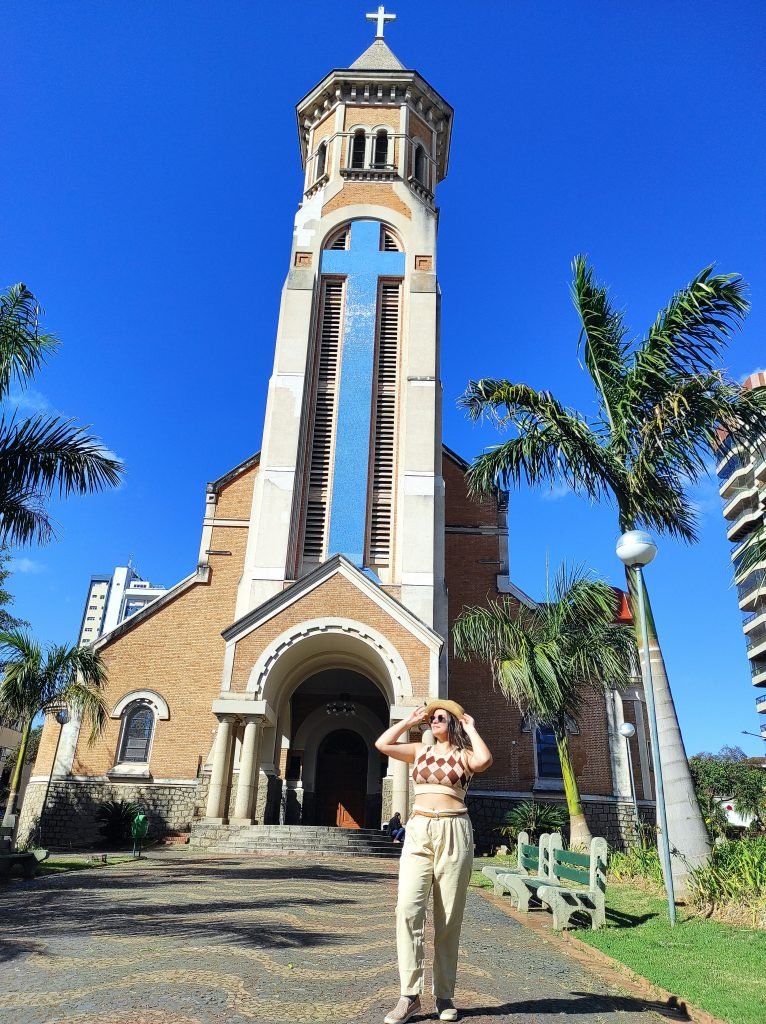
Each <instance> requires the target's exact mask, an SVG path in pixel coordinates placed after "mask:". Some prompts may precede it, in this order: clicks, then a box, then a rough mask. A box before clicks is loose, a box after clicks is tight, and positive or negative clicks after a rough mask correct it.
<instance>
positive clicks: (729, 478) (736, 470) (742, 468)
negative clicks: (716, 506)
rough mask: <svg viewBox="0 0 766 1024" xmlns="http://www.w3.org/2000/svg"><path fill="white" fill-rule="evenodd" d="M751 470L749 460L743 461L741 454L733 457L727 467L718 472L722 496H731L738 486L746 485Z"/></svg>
mask: <svg viewBox="0 0 766 1024" xmlns="http://www.w3.org/2000/svg"><path fill="white" fill-rule="evenodd" d="M751 471H752V470H751V466H750V463H749V462H742V460H741V459H740V458H739V456H736V457H735V458H734V459H732V460H731V462H730V463H729V464H728V465H727V466H726V468H725V469H724V470H723V471H722V472H721V473H719V474H718V481H719V487H718V493H719V494H720V495H721V497H722V498H729V497H731V495H732V494H733V493H734V491H735V489H736V488H737V487H743V486H745V484H746V483H747V481H748V478H749V477H750V475H751Z"/></svg>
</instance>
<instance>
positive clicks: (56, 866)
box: [37, 854, 134, 878]
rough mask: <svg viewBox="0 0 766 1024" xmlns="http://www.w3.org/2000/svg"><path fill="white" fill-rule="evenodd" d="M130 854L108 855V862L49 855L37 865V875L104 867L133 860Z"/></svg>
mask: <svg viewBox="0 0 766 1024" xmlns="http://www.w3.org/2000/svg"><path fill="white" fill-rule="evenodd" d="M133 859H134V858H133V857H132V856H131V855H130V854H117V855H112V854H110V855H109V858H108V862H107V863H106V864H102V863H101V861H90V860H88V859H87V858H86V857H49V858H48V860H44V861H41V863H40V864H38V865H37V876H38V878H40V877H41V876H43V875H58V874H61V872H62V871H88V870H89V869H90V868H105V867H109V865H110V864H123V863H125V862H126V861H130V860H133Z"/></svg>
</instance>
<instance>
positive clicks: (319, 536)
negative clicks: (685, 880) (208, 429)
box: [303, 245, 343, 562]
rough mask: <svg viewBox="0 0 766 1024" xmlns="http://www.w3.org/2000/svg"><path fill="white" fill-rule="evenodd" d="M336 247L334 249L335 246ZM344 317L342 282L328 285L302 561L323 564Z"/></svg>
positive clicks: (323, 300)
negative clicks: (341, 332)
mask: <svg viewBox="0 0 766 1024" xmlns="http://www.w3.org/2000/svg"><path fill="white" fill-rule="evenodd" d="M333 247H335V246H334V245H333ZM341 248H342V246H341ZM342 314H343V282H342V281H331V280H328V281H325V282H324V284H323V289H322V314H321V320H320V334H319V365H318V367H317V376H316V381H317V384H316V401H315V405H314V428H313V432H312V438H311V459H310V461H309V494H308V501H307V503H306V529H305V535H304V540H303V557H304V559H305V560H307V561H312V562H321V560H322V558H323V557H324V549H325V532H326V529H327V505H328V501H329V490H330V462H331V457H332V439H333V432H334V431H333V428H334V421H335V399H336V385H337V380H338V347H339V344H340V330H341V318H342Z"/></svg>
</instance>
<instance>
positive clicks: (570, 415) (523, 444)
mask: <svg viewBox="0 0 766 1024" xmlns="http://www.w3.org/2000/svg"><path fill="white" fill-rule="evenodd" d="M460 401H461V404H462V405H464V406H465V408H467V409H468V411H469V415H470V416H472V418H477V417H479V416H481V415H482V414H486V415H490V416H493V417H494V418H496V419H497V420H498V422H500V423H502V424H504V425H508V426H512V427H513V428H515V429H516V430H517V432H518V436H517V437H514V438H511V439H510V440H508V441H506V442H505V443H504V444H500V445H496V446H494V447H492V448H490V449H488V450H487V451H486V452H484V453H483V454H482V455H480V456H478V457H477V458H476V459H475V460H474V462H473V464H472V466H471V468H470V469H469V471H468V474H467V480H468V487H469V490H470V491H471V493H473V494H487V493H490V492H491V491H493V490H494V489H495V488H497V487H502V488H507V487H508V486H509V485H510V484H511V483H514V484H518V483H520V482H521V481H522V480H525V481H526V482H527V483H528V484H530V485H540V484H545V483H551V484H552V483H555V482H557V481H563V482H564V483H565V484H566V485H567V486H568V487H571V488H572V490H574V491H577V492H580V493H585V494H587V495H588V496H589V497H591V498H593V499H598V498H600V497H602V496H603V495H604V494H605V493H606V492H607V491H608V489H609V487H610V486H612V487H613V488H614V489H616V488H618V487H619V485H620V484H619V476H620V473H621V467H620V464H619V463H618V462H617V461H616V460H615V459H614V458H613V457H612V456H611V455H610V453H609V451H608V449H607V448H606V447H605V446H604V445H602V444H601V443H600V439H599V436H598V435H597V434H596V433H594V431H593V430H592V429H591V427H590V425H589V424H588V422H587V420H586V419H585V418H584V417H582V416H580V415H579V413H577V412H575V411H573V410H570V409H567V408H565V407H564V406H563V405H561V403H560V402H558V401H557V400H556V399H555V398H554V397H553V395H551V394H550V392H548V391H535V390H534V389H533V388H530V387H528V386H527V385H526V384H511V383H510V382H508V381H493V380H480V381H470V382H469V384H468V388H467V389H466V392H465V394H464V395H463V397H462V399H461V400H460Z"/></svg>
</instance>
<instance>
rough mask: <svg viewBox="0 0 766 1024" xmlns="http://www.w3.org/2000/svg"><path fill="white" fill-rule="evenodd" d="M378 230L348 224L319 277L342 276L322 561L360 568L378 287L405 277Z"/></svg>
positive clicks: (369, 224)
mask: <svg viewBox="0 0 766 1024" xmlns="http://www.w3.org/2000/svg"><path fill="white" fill-rule="evenodd" d="M381 227H382V225H381V223H380V222H379V221H374V220H358V221H353V222H352V224H351V238H350V245H349V248H348V249H347V250H345V251H343V250H338V251H335V250H332V249H326V250H325V251H324V252H323V253H322V263H321V272H322V274H327V275H330V274H333V275H338V276H343V277H345V278H346V306H345V310H344V317H343V340H342V352H341V357H340V367H339V373H340V382H339V385H338V413H337V430H336V434H335V460H334V465H333V477H332V492H331V494H332V497H331V504H330V524H329V537H328V544H327V557H328V558H330V557H331V556H332V555H335V554H343V555H345V556H346V557H347V558H348V559H349V560H350V561H352V562H354V564H356V565H359V566H361V565H363V563H364V537H365V528H366V523H367V485H368V480H369V471H370V437H371V429H372V421H373V408H372V380H373V375H374V369H375V367H374V358H375V328H376V324H377V307H378V285H379V281H380V278H381V277H386V278H397V277H404V253H401V252H382V251H381V249H380V239H381Z"/></svg>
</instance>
